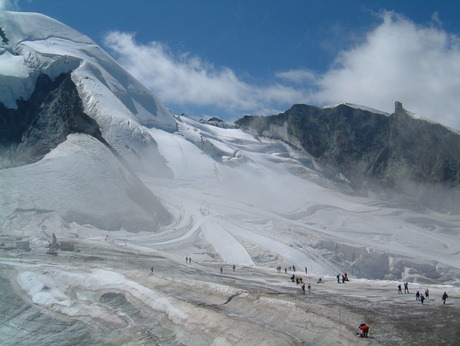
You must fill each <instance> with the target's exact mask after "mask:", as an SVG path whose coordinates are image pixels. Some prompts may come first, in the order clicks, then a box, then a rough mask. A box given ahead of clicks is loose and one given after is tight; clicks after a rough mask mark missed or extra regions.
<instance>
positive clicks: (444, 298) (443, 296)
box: [441, 292, 449, 304]
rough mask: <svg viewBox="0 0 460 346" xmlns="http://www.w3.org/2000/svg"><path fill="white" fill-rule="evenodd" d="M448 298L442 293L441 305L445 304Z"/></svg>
mask: <svg viewBox="0 0 460 346" xmlns="http://www.w3.org/2000/svg"><path fill="white" fill-rule="evenodd" d="M447 298H449V296H448V295H447V293H446V292H444V293H443V295H442V297H441V300H442V303H443V304H446V299H447Z"/></svg>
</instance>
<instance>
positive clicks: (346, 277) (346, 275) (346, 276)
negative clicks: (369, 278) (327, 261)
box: [343, 273, 348, 281]
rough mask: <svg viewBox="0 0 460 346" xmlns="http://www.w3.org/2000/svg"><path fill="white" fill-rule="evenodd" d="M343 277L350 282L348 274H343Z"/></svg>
mask: <svg viewBox="0 0 460 346" xmlns="http://www.w3.org/2000/svg"><path fill="white" fill-rule="evenodd" d="M343 276H345V281H348V274H347V273H345V274H343Z"/></svg>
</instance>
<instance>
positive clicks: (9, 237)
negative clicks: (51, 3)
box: [0, 12, 460, 345]
mask: <svg viewBox="0 0 460 346" xmlns="http://www.w3.org/2000/svg"><path fill="white" fill-rule="evenodd" d="M0 19H1V20H2V23H4V24H2V28H3V25H4V26H5V27H4V28H3V29H4V30H5V32H6V34H7V36H8V38H9V40H10V42H9V43H8V46H6V47H2V49H4V50H3V51H2V54H0V59H3V60H1V61H4V62H7V63H6V64H5V65H3V66H2V70H1V71H2V73H1V75H0V85H8V89H9V90H11V91H12V94H11V95H9V96H4V95H6V94H2V98H3V97H10V98H11V97H12V96H15V97H18V96H24V97H26V96H27V95H26V94H25V92H26V91H27V90H29V88H30V87H31V86H30V85H29V84H28V83H30V80H33V79H34V78H36V76H37V73H38V72H45V73H46V72H49V73H50V74H51V75H54V76H56V75H57V74H59V73H61V72H65V71H70V70H73V72H72V79H73V80H74V82H75V83H76V85H77V87H78V90H79V93H80V96H81V97H82V100H83V104H84V107H85V111H86V112H87V113H88V114H89V115H90V116H92V117H93V118H94V119H96V120H97V122H98V124H99V125H100V126H101V128H102V130H103V135H104V137H105V138H106V139H107V141H108V142H109V143H110V144H111V145H112V146H113V147H115V149H116V150H117V151H119V153H121V154H122V155H125V156H126V157H129V155H128V153H129V152H135V155H134V157H140V158H138V159H133V158H131V159H129V160H128V162H129V163H125V162H122V161H120V160H119V158H118V157H117V156H116V155H114V153H113V152H112V151H111V150H110V149H109V148H108V147H107V146H105V145H103V144H102V143H101V142H99V141H97V140H96V139H95V138H92V137H90V136H87V135H83V134H72V135H69V136H68V138H67V140H66V141H64V142H63V143H61V144H60V145H59V146H58V147H56V148H55V149H53V150H52V151H51V152H50V153H48V154H47V155H46V156H45V157H44V158H43V159H42V160H40V161H38V162H36V163H33V164H29V165H25V166H22V167H15V168H9V169H2V170H0V242H4V243H5V246H2V248H1V249H0V264H1V266H0V280H1V281H0V302H1V303H0V305H2V306H5V307H6V308H5V311H7V313H8V316H6V317H5V321H7V322H5V323H2V324H1V325H0V343H1V344H11V343H16V344H68V343H69V340H72V342H73V343H75V344H131V345H143V344H187V345H233V344H240V345H260V344H263V345H281V344H282V345H285V344H302V343H306V344H315V345H316V344H318V345H321V344H323V345H330V344H343V345H349V344H356V342H357V339H356V336H355V332H356V327H357V326H358V325H359V324H360V323H363V322H365V323H369V324H370V325H371V336H373V337H374V339H369V340H359V341H360V343H361V342H362V343H365V344H374V343H391V344H396V343H407V344H420V343H422V342H424V343H427V344H432V343H438V342H439V343H440V342H446V343H451V344H455V343H458V336H456V335H454V333H446V330H451V329H454V328H456V325H455V323H456V321H457V320H458V316H460V310H459V308H458V306H459V298H458V297H459V296H460V295H459V294H460V285H459V279H460V257H459V256H460V241H459V236H460V232H459V231H460V217H459V216H458V215H448V214H441V213H437V212H434V211H431V210H425V209H421V208H420V207H418V206H417V205H414V204H412V203H411V201H407V200H403V199H402V200H397V201H394V200H385V199H381V198H377V197H366V198H364V197H358V196H354V195H347V194H344V193H341V192H340V191H339V189H337V186H336V185H335V184H334V183H332V182H331V181H328V180H327V179H326V178H324V177H323V176H322V174H321V172H320V171H319V170H317V169H316V168H315V167H317V166H316V164H315V162H314V160H313V159H312V158H309V157H305V156H304V155H303V154H302V153H299V152H298V151H296V150H295V149H294V148H291V147H289V146H287V145H286V144H285V143H283V142H280V141H276V140H271V139H267V138H255V137H254V136H252V135H250V134H248V133H245V132H243V131H241V130H239V129H235V128H228V129H222V128H218V127H215V126H211V125H208V124H205V123H200V122H198V121H195V120H194V119H191V118H188V117H185V116H177V117H173V116H172V115H171V114H170V113H169V111H167V109H166V108H165V107H164V106H163V105H162V104H161V103H160V102H159V101H158V100H156V98H155V97H154V96H153V95H152V94H151V93H150V92H148V90H146V89H145V88H144V87H143V86H142V85H140V84H139V83H138V82H137V81H135V80H134V79H133V78H132V77H131V76H129V75H128V74H127V73H126V72H125V71H123V70H121V68H120V67H119V66H118V65H117V64H116V63H115V62H114V61H113V60H112V59H111V58H110V57H109V56H108V55H106V53H104V52H103V51H102V50H101V49H100V48H99V47H97V46H96V45H95V44H94V42H92V41H91V40H90V39H89V38H87V37H85V36H84V35H81V34H80V33H77V32H75V31H73V30H72V29H70V28H67V27H65V26H63V25H62V24H60V23H58V22H55V21H53V20H50V19H49V18H46V17H44V16H41V15H34V14H15V13H11V12H1V14H0ZM26 24H27V25H26ZM37 26H40V28H38V27H37ZM13 29H14V30H13ZM13 52H15V53H18V54H19V55H14V54H13ZM13 56H14V57H13ZM13 80H14V81H13ZM3 83H6V84H3ZM26 89H27V90H26ZM30 90H31V89H30ZM30 90H29V91H30ZM13 94H14V95H13ZM141 154H142V155H141ZM125 156H124V157H125ZM136 160H137V161H136ZM133 162H136V165H134V164H133ZM146 166H151V167H150V168H152V167H153V168H155V169H157V171H155V170H152V169H146V170H142V169H141V168H142V167H146ZM133 167H134V168H135V169H133ZM158 171H162V172H168V173H170V174H157V173H158ZM152 172H156V173H152ZM141 190H147V191H149V192H151V193H152V195H151V196H150V195H149V196H150V199H143V198H141V197H139V191H141ZM152 209H154V210H155V211H157V212H161V213H164V215H163V216H164V217H165V219H166V221H167V222H163V223H161V222H158V219H157V216H156V215H153V214H152ZM166 214H167V215H166ZM53 233H54V234H55V235H56V237H57V239H58V241H72V242H74V243H75V244H76V247H77V249H78V251H74V252H66V251H58V255H57V256H53V255H49V254H46V252H47V245H48V242H49V241H51V239H52V234H53ZM18 240H25V241H29V242H30V247H31V251H30V252H24V251H20V250H17V249H14V244H15V242H16V241H18ZM12 248H13V249H12ZM186 257H189V258H191V260H192V261H191V263H185V258H186ZM233 265H235V266H236V270H235V271H233ZM293 265H294V266H296V269H297V270H296V271H295V272H293V271H292V270H287V269H286V271H287V273H285V271H284V268H289V267H291V266H293ZM278 266H281V267H282V270H281V272H280V273H279V272H277V271H276V269H275V268H276V267H278ZM151 267H153V274H152V273H150V268H151ZM220 268H222V270H223V272H222V273H220ZM305 269H306V270H307V272H308V274H307V273H305ZM343 272H348V273H349V277H350V280H351V281H350V282H348V283H345V284H338V283H337V281H336V278H335V277H336V275H337V274H338V273H343ZM292 274H295V275H297V276H300V277H302V278H303V280H304V282H306V283H310V284H311V285H312V293H311V294H310V295H308V294H306V295H303V294H301V291H300V285H296V284H295V283H293V282H291V281H290V280H289V277H290V276H291V275H292ZM320 277H321V278H322V279H323V280H324V283H317V281H318V279H319V278H320ZM405 281H407V282H409V286H410V289H411V292H412V291H415V290H420V291H424V290H425V289H426V288H427V287H429V289H430V291H431V296H432V299H434V300H430V301H427V302H426V304H425V305H421V304H420V303H419V302H416V301H415V300H414V296H413V294H412V293H411V294H407V295H398V294H397V292H396V287H397V285H398V284H399V283H401V282H405ZM444 291H448V293H449V296H450V298H449V300H448V304H446V305H443V304H441V303H440V296H441V295H442V293H443V292H444ZM16 311H17V312H18V313H16ZM13 312H14V313H13ZM425 316H430V318H432V320H430V319H429V318H428V319H427V318H422V317H425ZM43 319H46V320H43ZM401 321H403V322H404V323H402V322H401ZM433 321H436V324H434V323H432V322H433ZM325 330H328V331H333V332H330V333H325Z"/></svg>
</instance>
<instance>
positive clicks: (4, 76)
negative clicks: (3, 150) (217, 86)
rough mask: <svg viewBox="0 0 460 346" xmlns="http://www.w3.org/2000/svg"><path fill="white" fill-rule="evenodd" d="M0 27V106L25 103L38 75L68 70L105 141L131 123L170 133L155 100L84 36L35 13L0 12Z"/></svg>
mask: <svg viewBox="0 0 460 346" xmlns="http://www.w3.org/2000/svg"><path fill="white" fill-rule="evenodd" d="M0 28H1V29H2V37H1V39H2V40H1V42H0V102H2V103H4V104H5V105H7V106H9V107H14V104H15V101H16V99H18V98H23V99H28V98H29V97H30V95H31V93H32V91H33V89H34V87H35V82H36V80H37V78H38V76H39V75H40V74H47V75H49V76H50V78H52V79H54V78H56V77H57V76H59V75H60V74H61V73H67V72H70V71H73V73H72V80H73V81H74V83H75V84H76V85H77V86H78V91H79V94H80V96H81V98H82V99H83V101H84V102H83V103H84V106H85V111H86V112H87V113H88V115H90V116H91V117H93V118H94V119H95V120H96V121H97V122H98V123H99V125H100V126H101V129H102V131H103V133H104V135H105V137H106V139H107V140H108V141H109V142H110V141H111V140H115V139H116V138H117V137H119V136H121V135H122V133H123V132H126V131H128V132H131V133H132V132H133V131H137V132H139V131H140V129H139V128H138V127H137V126H136V124H138V125H143V126H146V127H158V128H161V129H164V130H167V131H173V130H175V129H176V122H175V120H174V117H173V116H172V114H171V113H170V111H169V110H168V109H167V108H166V107H165V106H164V105H163V104H162V103H161V101H160V100H158V99H157V98H156V97H155V96H154V95H153V94H152V92H151V91H150V90H148V89H147V88H146V87H145V86H143V85H142V84H141V83H140V82H138V81H137V80H136V79H135V78H133V77H132V76H131V75H130V74H129V73H127V72H126V71H125V70H124V69H123V68H121V67H120V66H119V64H118V63H117V62H116V61H115V60H113V59H112V58H111V57H110V56H109V55H108V54H107V53H105V52H104V51H103V50H102V49H101V48H100V47H99V46H98V45H97V44H96V43H95V42H94V41H92V40H91V39H90V38H88V37H87V36H85V35H83V34H81V33H79V32H78V31H76V30H74V29H71V28H69V27H68V26H66V25H64V24H62V23H60V22H58V21H56V20H54V19H51V18H49V17H47V16H44V15H41V14H36V13H20V12H9V11H2V12H0ZM114 96H115V97H114ZM114 123H115V124H118V125H119V126H118V128H117V130H114V128H113V125H114Z"/></svg>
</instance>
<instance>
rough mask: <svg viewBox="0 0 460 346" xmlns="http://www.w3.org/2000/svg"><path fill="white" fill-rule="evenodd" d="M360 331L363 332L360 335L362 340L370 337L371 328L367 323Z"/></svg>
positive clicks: (363, 324) (362, 325)
mask: <svg viewBox="0 0 460 346" xmlns="http://www.w3.org/2000/svg"><path fill="white" fill-rule="evenodd" d="M359 329H360V330H361V334H359V337H360V338H367V337H368V335H369V326H368V325H366V324H365V323H362V324H360V325H359Z"/></svg>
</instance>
